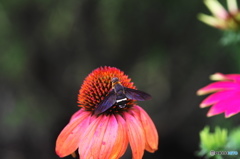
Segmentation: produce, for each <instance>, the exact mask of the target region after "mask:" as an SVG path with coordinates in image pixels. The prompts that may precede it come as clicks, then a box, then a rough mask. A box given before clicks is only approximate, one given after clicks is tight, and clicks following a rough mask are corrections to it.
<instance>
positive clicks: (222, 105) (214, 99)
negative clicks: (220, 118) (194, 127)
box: [197, 73, 240, 118]
mask: <svg viewBox="0 0 240 159" xmlns="http://www.w3.org/2000/svg"><path fill="white" fill-rule="evenodd" d="M210 78H211V79H212V80H218V82H214V83H211V84H209V85H207V86H205V87H203V88H201V89H199V90H198V91H197V94H198V95H204V94H208V93H213V94H211V95H210V96H208V97H207V98H206V99H204V100H203V101H202V102H201V104H200V107H201V108H205V107H208V106H212V107H211V108H210V110H209V112H208V114H207V116H208V117H210V116H213V115H217V114H220V113H225V117H226V118H228V117H231V116H233V115H235V114H237V113H239V112H240V74H226V75H224V74H222V73H215V74H213V75H212V76H211V77H210Z"/></svg>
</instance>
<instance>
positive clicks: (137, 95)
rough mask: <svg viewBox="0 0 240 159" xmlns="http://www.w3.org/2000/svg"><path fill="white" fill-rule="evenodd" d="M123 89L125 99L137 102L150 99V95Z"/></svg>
mask: <svg viewBox="0 0 240 159" xmlns="http://www.w3.org/2000/svg"><path fill="white" fill-rule="evenodd" d="M124 89H125V95H126V96H127V98H129V99H132V100H138V101H145V100H149V99H151V98H152V97H151V95H149V94H147V93H145V92H142V91H139V90H136V89H131V88H124Z"/></svg>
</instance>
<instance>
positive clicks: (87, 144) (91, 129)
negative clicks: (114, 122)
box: [78, 116, 103, 159]
mask: <svg viewBox="0 0 240 159" xmlns="http://www.w3.org/2000/svg"><path fill="white" fill-rule="evenodd" d="M102 118H103V116H99V117H97V118H96V117H95V116H92V117H91V119H90V121H91V123H90V124H89V126H88V127H87V128H86V129H85V130H84V131H83V133H82V135H81V140H80V142H79V145H78V146H79V147H78V152H79V155H80V158H92V159H94V158H93V155H94V154H92V153H94V152H92V144H93V143H94V142H96V141H94V139H93V138H94V136H95V133H96V129H97V127H98V126H99V124H101V121H102Z"/></svg>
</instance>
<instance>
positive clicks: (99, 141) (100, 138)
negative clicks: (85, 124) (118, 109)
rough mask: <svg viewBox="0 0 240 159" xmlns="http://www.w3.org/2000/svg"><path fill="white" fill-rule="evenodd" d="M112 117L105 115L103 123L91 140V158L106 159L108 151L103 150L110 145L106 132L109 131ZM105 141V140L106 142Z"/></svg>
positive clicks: (101, 122) (99, 124)
mask: <svg viewBox="0 0 240 159" xmlns="http://www.w3.org/2000/svg"><path fill="white" fill-rule="evenodd" d="M109 119H110V116H105V115H103V117H102V119H101V121H100V122H99V123H98V125H97V127H96V129H95V132H94V135H93V136H92V138H91V143H92V145H91V146H90V147H89V152H88V153H89V154H91V155H89V156H91V157H92V158H93V159H98V158H101V159H105V157H104V155H106V154H104V153H106V151H104V150H103V147H105V146H106V145H108V144H109V143H108V141H106V139H105V135H106V131H107V129H108V124H109ZM104 139H105V140H104ZM114 141H115V140H114Z"/></svg>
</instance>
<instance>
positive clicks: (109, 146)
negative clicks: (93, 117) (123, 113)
mask: <svg viewBox="0 0 240 159" xmlns="http://www.w3.org/2000/svg"><path fill="white" fill-rule="evenodd" d="M108 118H109V122H108V125H107V129H106V131H105V133H104V137H103V140H102V145H101V150H100V153H99V156H98V158H101V159H109V158H112V156H111V155H112V152H113V151H112V150H113V147H114V145H115V144H116V139H117V136H118V135H119V134H118V122H117V120H116V118H115V116H114V115H110V116H108Z"/></svg>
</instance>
